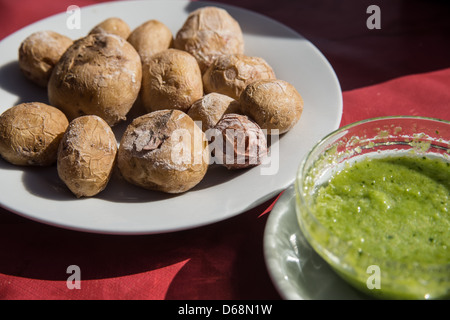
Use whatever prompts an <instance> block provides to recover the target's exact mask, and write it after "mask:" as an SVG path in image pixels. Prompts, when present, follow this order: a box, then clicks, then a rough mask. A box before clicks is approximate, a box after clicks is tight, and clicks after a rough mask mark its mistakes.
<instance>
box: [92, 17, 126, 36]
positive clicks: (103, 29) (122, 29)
mask: <svg viewBox="0 0 450 320" xmlns="http://www.w3.org/2000/svg"><path fill="white" fill-rule="evenodd" d="M94 33H111V34H115V35H118V36H119V37H122V38H124V39H127V38H128V36H129V35H130V33H131V29H130V26H129V25H128V23H126V22H125V21H123V20H122V19H120V18H117V17H111V18H108V19H106V20H104V21H102V22H100V23H99V24H98V25H96V26H95V27H94V28H92V30H91V31H90V32H89V34H94Z"/></svg>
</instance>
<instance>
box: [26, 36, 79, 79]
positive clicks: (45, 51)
mask: <svg viewBox="0 0 450 320" xmlns="http://www.w3.org/2000/svg"><path fill="white" fill-rule="evenodd" d="M72 43H73V41H72V39H70V38H69V37H66V36H64V35H61V34H59V33H57V32H54V31H38V32H35V33H33V34H31V35H30V36H28V37H27V38H26V39H25V40H24V41H23V42H22V43H21V44H20V47H19V59H18V60H19V68H20V70H21V71H22V73H23V74H24V75H25V77H26V78H27V79H29V80H31V81H32V82H34V83H35V84H37V85H39V86H41V87H47V84H48V80H49V79H50V75H51V73H52V70H53V68H54V66H55V64H56V63H57V62H58V61H59V59H60V58H61V56H62V55H63V53H64V52H65V51H66V50H67V48H69V47H70V46H71V45H72Z"/></svg>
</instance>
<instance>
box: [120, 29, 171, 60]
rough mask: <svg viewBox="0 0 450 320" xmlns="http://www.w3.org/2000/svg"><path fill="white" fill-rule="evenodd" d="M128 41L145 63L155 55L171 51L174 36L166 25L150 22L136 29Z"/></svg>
mask: <svg viewBox="0 0 450 320" xmlns="http://www.w3.org/2000/svg"><path fill="white" fill-rule="evenodd" d="M127 40H128V42H129V43H131V45H132V46H133V47H134V48H135V49H136V51H137V52H138V53H139V55H140V56H141V60H142V61H144V60H146V59H148V58H150V57H151V56H152V55H153V54H155V53H158V52H161V51H163V50H166V49H169V48H170V46H171V45H172V42H173V35H172V31H170V29H169V27H167V26H166V25H165V24H164V23H162V22H160V21H158V20H149V21H146V22H144V23H143V24H141V25H140V26H138V27H137V28H136V29H134V30H133V31H132V32H131V34H130V35H129V37H128V39H127Z"/></svg>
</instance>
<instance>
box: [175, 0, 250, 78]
mask: <svg viewBox="0 0 450 320" xmlns="http://www.w3.org/2000/svg"><path fill="white" fill-rule="evenodd" d="M174 47H175V48H177V49H180V50H185V51H187V52H189V53H191V54H192V55H193V56H194V57H195V58H196V59H197V61H198V64H199V66H200V70H201V71H202V73H204V72H205V71H206V69H207V68H208V67H209V66H210V65H211V63H212V62H213V61H214V60H215V59H216V58H217V57H219V56H221V55H223V54H243V53H244V36H243V34H242V30H241V27H240V25H239V23H238V22H237V21H236V20H235V19H234V18H233V17H232V16H231V15H230V14H229V13H228V12H227V11H226V10H224V9H221V8H216V7H203V8H200V9H197V10H195V11H193V12H191V13H190V14H189V16H188V17H187V19H186V21H185V22H184V24H183V26H182V27H181V29H180V30H179V31H178V32H177V34H176V36H175V39H174Z"/></svg>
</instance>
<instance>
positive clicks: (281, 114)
mask: <svg viewBox="0 0 450 320" xmlns="http://www.w3.org/2000/svg"><path fill="white" fill-rule="evenodd" d="M239 102H240V104H241V110H242V112H243V113H244V114H245V115H247V116H249V117H250V118H252V119H253V120H254V121H255V122H256V123H257V124H258V125H259V126H260V127H261V128H262V129H266V130H267V133H268V134H282V133H285V132H287V131H289V130H290V129H291V128H292V127H293V126H294V125H295V124H296V123H297V122H298V121H299V120H300V117H301V115H302V112H303V99H302V97H301V95H300V93H299V92H298V91H297V90H296V89H295V87H294V86H293V85H292V84H290V83H288V82H286V81H284V80H280V79H266V80H257V81H255V82H252V83H251V84H249V85H248V86H247V87H246V88H245V90H244V91H243V92H242V94H241V96H240V98H239ZM274 129H275V130H276V131H273V130H274Z"/></svg>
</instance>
